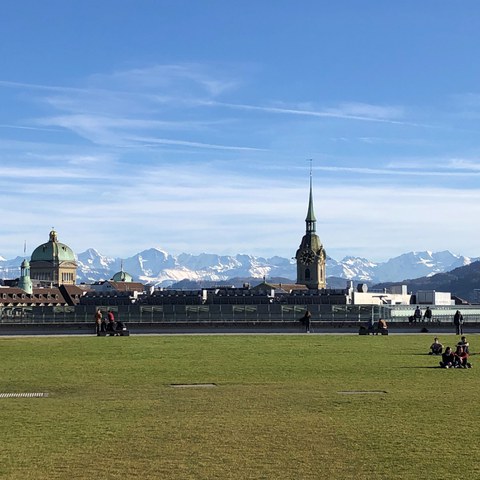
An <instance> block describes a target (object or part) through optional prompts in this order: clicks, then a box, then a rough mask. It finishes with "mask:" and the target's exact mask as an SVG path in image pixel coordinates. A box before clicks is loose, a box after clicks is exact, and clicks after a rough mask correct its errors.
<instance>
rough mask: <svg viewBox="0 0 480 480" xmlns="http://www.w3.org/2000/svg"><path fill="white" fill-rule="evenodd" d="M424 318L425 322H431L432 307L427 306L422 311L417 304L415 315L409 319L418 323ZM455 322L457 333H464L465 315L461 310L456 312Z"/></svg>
mask: <svg viewBox="0 0 480 480" xmlns="http://www.w3.org/2000/svg"><path fill="white" fill-rule="evenodd" d="M422 319H423V321H424V322H431V321H432V319H433V315H432V309H431V308H430V307H427V308H426V309H425V312H423V313H422V310H421V309H420V307H419V306H418V305H417V308H416V309H415V311H414V312H413V315H412V316H411V317H409V321H410V323H412V322H413V323H416V322H420V321H422ZM453 324H454V325H455V334H456V335H463V315H462V314H461V312H460V310H457V311H456V312H455V315H454V316H453Z"/></svg>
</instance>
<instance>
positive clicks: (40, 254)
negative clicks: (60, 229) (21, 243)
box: [30, 230, 77, 286]
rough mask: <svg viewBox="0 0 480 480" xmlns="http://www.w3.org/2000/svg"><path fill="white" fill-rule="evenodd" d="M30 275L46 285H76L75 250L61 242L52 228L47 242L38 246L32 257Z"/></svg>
mask: <svg viewBox="0 0 480 480" xmlns="http://www.w3.org/2000/svg"><path fill="white" fill-rule="evenodd" d="M30 277H31V279H32V280H33V281H37V282H40V283H41V284H44V285H56V286H58V285H75V281H76V278H77V261H76V259H75V254H74V253H73V250H72V249H71V248H70V247H69V246H67V245H65V244H64V243H60V242H59V241H58V239H57V232H56V231H55V230H52V231H51V232H50V238H49V240H48V242H47V243H44V244H43V245H40V246H38V247H37V248H36V249H35V250H34V251H33V253H32V256H31V258H30Z"/></svg>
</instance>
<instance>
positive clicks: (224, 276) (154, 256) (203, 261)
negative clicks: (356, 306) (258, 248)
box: [0, 248, 477, 286]
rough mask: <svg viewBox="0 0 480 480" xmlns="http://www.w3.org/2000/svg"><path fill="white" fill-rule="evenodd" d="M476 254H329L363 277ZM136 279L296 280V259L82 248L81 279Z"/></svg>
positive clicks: (2, 265)
mask: <svg viewBox="0 0 480 480" xmlns="http://www.w3.org/2000/svg"><path fill="white" fill-rule="evenodd" d="M475 260H477V259H471V258H468V257H463V256H461V255H456V254H453V253H451V252H449V251H448V250H446V251H443V252H431V251H423V252H408V253H404V254H402V255H400V256H398V257H395V258H391V259H390V260H388V261H386V262H381V263H375V262H372V261H370V260H368V259H366V258H361V257H354V256H346V257H345V258H344V259H343V260H341V261H337V260H335V259H333V258H331V257H327V266H326V268H327V276H328V277H339V278H345V279H350V280H356V281H361V282H372V283H380V282H390V281H402V280H407V279H414V278H418V277H424V276H431V275H434V274H436V273H441V272H447V271H450V270H453V269H454V268H457V267H462V266H465V265H469V264H470V263H472V261H475ZM21 262H22V258H21V257H17V258H16V259H13V260H5V259H0V278H9V279H11V278H17V277H18V276H19V274H20V264H21ZM122 265H123V269H124V270H125V271H126V272H128V273H129V274H130V275H132V276H133V278H134V280H136V281H141V282H144V283H151V284H154V285H161V286H168V285H171V284H172V283H175V282H178V281H180V280H184V279H188V280H199V281H201V280H211V281H221V280H228V279H230V278H234V277H242V278H247V277H254V278H259V279H261V278H262V277H267V278H272V277H281V278H285V279H290V280H291V281H295V278H296V264H295V261H294V260H292V259H289V258H283V257H278V256H274V257H271V258H263V257H255V256H253V255H247V254H237V255H232V256H229V255H217V254H213V253H201V254H199V255H192V254H188V253H182V254H180V255H178V256H174V255H170V254H169V253H167V252H165V251H163V250H160V249H158V248H149V249H147V250H143V251H142V252H139V253H137V254H136V255H134V256H132V257H129V258H126V259H120V258H112V257H107V256H104V255H102V254H100V253H99V252H98V251H97V250H95V249H94V248H89V249H88V250H86V251H85V252H82V253H80V254H78V270H77V275H78V279H77V281H78V282H79V283H80V282H85V283H90V282H94V281H99V280H108V279H111V278H112V277H113V275H114V274H115V273H117V272H119V271H120V269H121V268H122Z"/></svg>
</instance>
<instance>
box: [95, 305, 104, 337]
mask: <svg viewBox="0 0 480 480" xmlns="http://www.w3.org/2000/svg"><path fill="white" fill-rule="evenodd" d="M102 318H103V315H102V311H101V310H100V309H98V310H97V311H96V312H95V333H96V334H97V335H98V334H99V333H100V331H101V326H102Z"/></svg>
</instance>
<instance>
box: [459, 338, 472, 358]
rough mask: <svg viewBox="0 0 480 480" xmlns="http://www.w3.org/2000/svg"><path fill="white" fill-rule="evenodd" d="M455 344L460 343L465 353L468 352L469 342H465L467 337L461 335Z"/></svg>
mask: <svg viewBox="0 0 480 480" xmlns="http://www.w3.org/2000/svg"><path fill="white" fill-rule="evenodd" d="M457 345H461V346H462V347H463V349H464V350H465V353H466V354H467V355H469V354H470V352H469V347H470V344H469V343H468V342H467V337H462V338H461V340H460V341H459V342H458V343H457Z"/></svg>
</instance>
